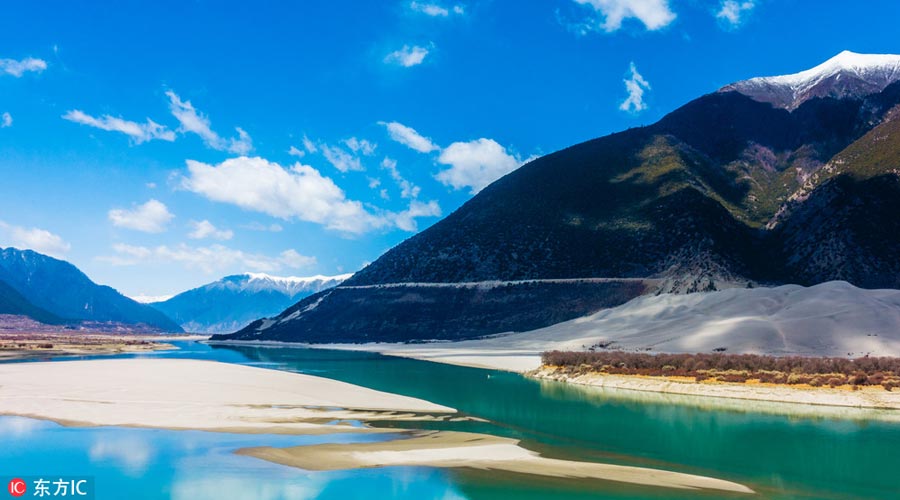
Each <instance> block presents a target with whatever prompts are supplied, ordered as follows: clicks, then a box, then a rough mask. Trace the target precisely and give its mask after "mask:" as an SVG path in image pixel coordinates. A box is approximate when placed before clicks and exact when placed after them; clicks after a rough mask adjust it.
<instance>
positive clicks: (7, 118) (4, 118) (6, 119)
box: [0, 111, 13, 128]
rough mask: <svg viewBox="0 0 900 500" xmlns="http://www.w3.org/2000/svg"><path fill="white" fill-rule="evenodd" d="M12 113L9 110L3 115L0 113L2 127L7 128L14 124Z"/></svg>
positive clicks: (0, 126)
mask: <svg viewBox="0 0 900 500" xmlns="http://www.w3.org/2000/svg"><path fill="white" fill-rule="evenodd" d="M12 122H13V119H12V115H11V114H9V113H8V112H6V111H4V112H3V114H2V115H0V128H6V127H11V126H12Z"/></svg>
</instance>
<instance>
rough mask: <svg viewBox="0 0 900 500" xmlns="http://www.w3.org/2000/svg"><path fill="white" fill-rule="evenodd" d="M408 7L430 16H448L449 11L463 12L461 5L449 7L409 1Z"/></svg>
mask: <svg viewBox="0 0 900 500" xmlns="http://www.w3.org/2000/svg"><path fill="white" fill-rule="evenodd" d="M409 9H410V10H412V11H413V12H420V13H422V14H425V15H428V16H431V17H448V16H449V15H450V14H451V13H453V14H463V13H465V8H464V7H463V6H462V5H454V6H453V7H451V8H447V7H444V6H442V5H439V4H436V3H423V2H416V1H413V2H410V3H409Z"/></svg>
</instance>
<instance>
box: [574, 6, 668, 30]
mask: <svg viewBox="0 0 900 500" xmlns="http://www.w3.org/2000/svg"><path fill="white" fill-rule="evenodd" d="M574 1H575V3H578V4H581V5H585V6H588V7H590V8H591V9H593V10H594V16H595V17H594V18H592V19H590V20H588V21H587V22H585V23H582V24H581V30H580V31H582V32H588V31H605V32H607V33H612V32H615V31H618V30H619V29H621V28H622V23H623V22H624V21H625V20H626V19H637V20H638V21H640V22H641V23H642V24H643V25H644V27H645V28H646V29H647V30H649V31H655V30H658V29H662V28H664V27H666V26H668V25H669V24H671V23H672V21H674V20H675V17H676V15H675V13H674V12H672V9H671V8H670V7H669V2H668V0H574Z"/></svg>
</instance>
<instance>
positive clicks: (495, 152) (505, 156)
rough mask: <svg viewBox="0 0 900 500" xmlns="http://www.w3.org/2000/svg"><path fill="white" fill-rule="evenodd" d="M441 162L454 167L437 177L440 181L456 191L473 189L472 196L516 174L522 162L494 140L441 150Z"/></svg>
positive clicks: (468, 143)
mask: <svg viewBox="0 0 900 500" xmlns="http://www.w3.org/2000/svg"><path fill="white" fill-rule="evenodd" d="M438 162H440V163H443V164H444V165H450V168H447V169H445V170H442V171H441V172H439V173H438V174H437V176H436V178H437V180H439V181H440V182H442V183H443V184H445V185H448V186H452V187H453V188H454V189H463V188H469V189H470V191H471V193H472V194H475V193H477V192H479V191H481V190H482V189H483V188H484V187H485V186H487V185H488V184H490V183H492V182H494V181H495V180H497V179H499V178H500V177H503V176H504V175H506V174H508V173H510V172H512V171H513V170H515V169H517V168H519V166H521V165H522V163H523V162H522V160H521V159H519V158H517V157H516V156H513V155H511V154H509V153H507V152H506V148H504V147H503V146H501V145H500V144H498V143H497V141H494V140H493V139H484V138H481V139H477V140H474V141H469V142H454V143H453V144H451V145H449V146H447V148H446V149H444V150H443V151H441V155H440V156H439V157H438Z"/></svg>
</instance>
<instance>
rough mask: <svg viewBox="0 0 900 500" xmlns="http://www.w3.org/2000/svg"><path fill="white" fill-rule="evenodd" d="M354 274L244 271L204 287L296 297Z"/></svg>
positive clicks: (334, 283)
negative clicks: (271, 273) (302, 275)
mask: <svg viewBox="0 0 900 500" xmlns="http://www.w3.org/2000/svg"><path fill="white" fill-rule="evenodd" d="M350 276H353V274H339V275H336V276H323V275H315V276H306V277H298V276H271V275H268V274H265V273H244V274H236V275H233V276H226V277H224V278H222V279H221V280H219V281H217V282H214V283H210V284H209V285H206V287H204V288H226V289H231V290H235V291H250V292H259V291H266V290H268V291H276V292H280V293H283V294H285V295H288V296H291V297H294V296H296V295H298V294H301V293H308V292H320V291H322V290H325V289H326V288H331V287H333V286H336V285H338V284H340V283H342V282H343V281H344V280H346V279H348V278H350Z"/></svg>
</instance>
